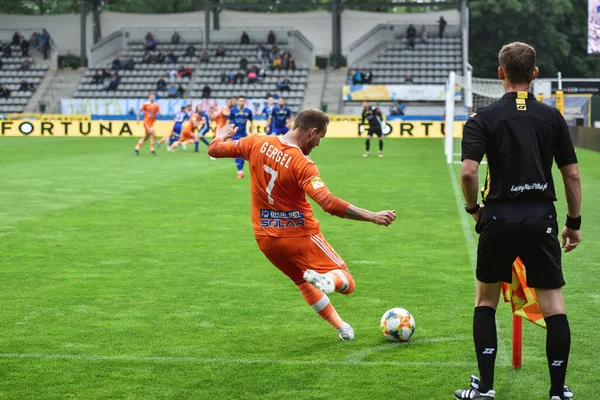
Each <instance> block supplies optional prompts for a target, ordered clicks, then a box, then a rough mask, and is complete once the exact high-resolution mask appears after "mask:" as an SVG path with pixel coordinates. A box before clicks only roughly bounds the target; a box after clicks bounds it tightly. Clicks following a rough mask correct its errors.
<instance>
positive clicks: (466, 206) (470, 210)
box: [465, 203, 481, 215]
mask: <svg viewBox="0 0 600 400" xmlns="http://www.w3.org/2000/svg"><path fill="white" fill-rule="evenodd" d="M480 209H481V205H480V204H479V203H477V204H476V205H475V207H473V208H469V206H468V205H467V204H466V203H465V211H466V212H467V214H471V215H473V214H475V213H476V212H477V211H479V210H480Z"/></svg>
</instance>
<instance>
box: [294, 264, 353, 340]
mask: <svg viewBox="0 0 600 400" xmlns="http://www.w3.org/2000/svg"><path fill="white" fill-rule="evenodd" d="M304 280H305V281H306V282H308V283H310V284H312V285H313V286H314V287H316V288H317V289H319V290H320V291H321V292H323V293H325V294H329V293H334V292H335V282H334V281H333V278H331V277H329V276H327V275H325V274H319V273H318V272H316V271H313V270H310V269H308V270H306V271H305V272H304ZM348 326H350V325H348ZM350 329H352V328H350ZM352 336H354V334H353V335H352Z"/></svg>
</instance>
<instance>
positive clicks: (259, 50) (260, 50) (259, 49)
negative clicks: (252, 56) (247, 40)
mask: <svg viewBox="0 0 600 400" xmlns="http://www.w3.org/2000/svg"><path fill="white" fill-rule="evenodd" d="M266 51H267V49H265V47H264V46H263V45H262V44H259V45H258V46H256V58H258V59H259V60H262V59H263V57H264V56H265V52H266Z"/></svg>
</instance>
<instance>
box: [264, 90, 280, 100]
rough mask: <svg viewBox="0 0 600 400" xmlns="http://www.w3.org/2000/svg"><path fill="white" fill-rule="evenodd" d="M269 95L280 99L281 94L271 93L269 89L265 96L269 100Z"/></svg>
mask: <svg viewBox="0 0 600 400" xmlns="http://www.w3.org/2000/svg"><path fill="white" fill-rule="evenodd" d="M269 97H272V98H274V99H275V100H278V99H279V95H278V94H277V93H273V94H271V92H270V91H269V90H267V94H266V96H265V99H267V100H268V99H269Z"/></svg>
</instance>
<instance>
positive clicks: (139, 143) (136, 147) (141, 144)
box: [135, 138, 146, 150]
mask: <svg viewBox="0 0 600 400" xmlns="http://www.w3.org/2000/svg"><path fill="white" fill-rule="evenodd" d="M145 142H146V138H141V139H140V141H139V142H138V144H136V145H135V149H136V150H139V149H141V148H142V146H143V145H144V143H145Z"/></svg>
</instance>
